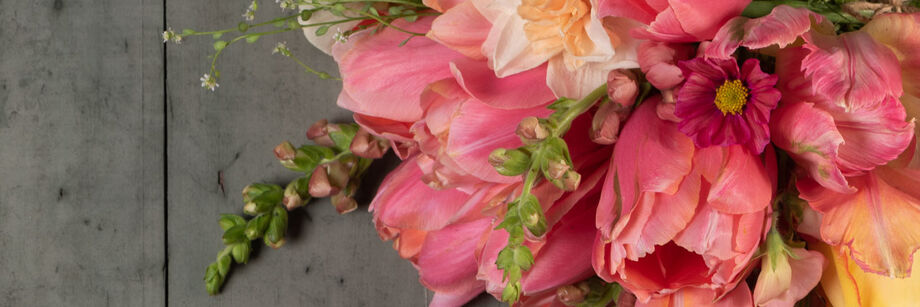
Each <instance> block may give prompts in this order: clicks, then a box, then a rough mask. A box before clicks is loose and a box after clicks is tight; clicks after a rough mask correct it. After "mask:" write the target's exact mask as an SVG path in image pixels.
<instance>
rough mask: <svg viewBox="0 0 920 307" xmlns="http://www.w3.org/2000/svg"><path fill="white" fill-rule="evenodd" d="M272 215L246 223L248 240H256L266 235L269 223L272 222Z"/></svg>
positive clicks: (262, 215)
mask: <svg viewBox="0 0 920 307" xmlns="http://www.w3.org/2000/svg"><path fill="white" fill-rule="evenodd" d="M271 218H272V217H271V215H268V214H261V215H259V216H256V217H254V218H253V219H251V220H249V223H246V238H248V239H249V240H255V239H258V238H259V237H262V235H264V234H265V229H266V228H268V223H269V222H270V221H271Z"/></svg>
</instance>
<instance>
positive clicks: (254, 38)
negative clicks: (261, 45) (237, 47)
mask: <svg viewBox="0 0 920 307" xmlns="http://www.w3.org/2000/svg"><path fill="white" fill-rule="evenodd" d="M260 37H261V36H259V35H249V36H246V42H247V43H250V44H252V43H255V42H257V41H258V40H259V38H260Z"/></svg>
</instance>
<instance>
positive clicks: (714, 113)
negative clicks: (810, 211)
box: [674, 58, 780, 153]
mask: <svg viewBox="0 0 920 307" xmlns="http://www.w3.org/2000/svg"><path fill="white" fill-rule="evenodd" d="M679 66H680V68H681V70H683V72H684V75H685V76H688V77H687V82H686V83H684V85H683V87H682V88H681V89H680V91H679V93H678V96H677V105H676V109H675V110H674V114H675V115H677V117H678V118H680V119H681V121H680V123H679V126H678V127H679V129H680V131H681V132H683V133H684V134H686V135H687V136H689V137H690V138H691V139H693V142H694V143H695V144H696V146H698V147H709V146H714V145H719V146H728V145H735V144H740V145H744V146H745V147H747V148H748V149H750V150H751V151H753V152H756V153H760V152H763V149H764V147H765V146H767V144H768V143H770V129H769V127H768V126H767V123H768V121H769V118H770V112H771V111H772V110H773V109H774V108H776V104H777V103H778V102H779V99H780V92H779V90H777V89H776V88H774V87H773V86H774V85H776V76H773V75H769V74H767V73H765V72H763V71H761V70H760V61H758V60H756V59H749V60H747V61H745V62H744V65H742V67H741V71H739V70H738V65H737V64H736V63H735V60H734V59H711V58H695V59H692V60H689V61H682V62H680V63H679Z"/></svg>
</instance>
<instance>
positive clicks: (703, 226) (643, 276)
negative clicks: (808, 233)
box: [592, 98, 775, 304]
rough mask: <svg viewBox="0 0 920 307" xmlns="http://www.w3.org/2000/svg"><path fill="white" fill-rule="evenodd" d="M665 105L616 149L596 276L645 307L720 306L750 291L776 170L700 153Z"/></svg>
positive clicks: (718, 151)
mask: <svg viewBox="0 0 920 307" xmlns="http://www.w3.org/2000/svg"><path fill="white" fill-rule="evenodd" d="M659 102H660V98H651V99H649V100H647V101H645V102H643V104H642V105H641V106H639V108H638V109H637V110H636V111H635V113H634V115H633V116H632V117H631V118H630V119H629V120H628V121H627V123H626V126H625V127H624V128H623V130H622V133H621V136H620V139H619V141H618V143H617V146H616V147H615V149H614V155H613V159H612V160H611V162H610V163H611V164H610V170H609V171H608V172H607V178H606V180H605V182H604V186H603V190H602V195H601V199H600V202H599V204H598V208H597V216H596V221H595V223H596V227H597V229H598V233H597V237H596V239H595V243H594V256H593V258H592V259H593V260H592V261H593V264H594V269H595V271H596V273H597V274H598V276H600V277H601V278H604V279H605V280H608V281H617V282H619V283H620V284H621V285H622V286H624V287H625V288H627V289H629V290H630V291H631V292H633V293H634V294H635V295H636V296H637V298H638V300H639V302H640V303H643V304H644V303H650V302H659V300H665V301H668V300H670V299H671V297H672V295H674V294H675V293H690V292H685V291H691V292H692V291H696V290H700V291H704V292H706V293H705V294H699V295H704V296H706V297H708V299H709V301H710V302H711V300H712V299H713V298H716V297H720V296H722V295H723V294H725V293H728V292H730V291H731V290H732V289H735V286H736V285H738V283H739V282H741V279H742V278H743V277H744V275H745V274H746V272H747V269H748V262H749V261H750V260H751V258H752V257H753V255H754V253H755V252H756V251H757V246H758V244H759V243H760V240H761V237H762V236H763V232H764V230H765V229H766V228H767V227H768V226H767V224H768V222H767V216H768V214H767V211H768V210H769V209H768V206H769V204H770V201H771V199H772V197H773V190H774V185H775V183H773V180H775V179H774V177H775V175H771V174H772V173H773V172H775V161H774V159H772V158H771V157H772V155H771V154H769V153H768V154H767V155H766V157H767V158H766V159H765V160H766V162H767V163H764V162H763V161H762V160H761V157H759V156H757V155H754V154H752V153H751V152H750V150H748V149H746V148H744V147H742V146H740V145H733V146H728V147H708V148H698V147H696V146H694V145H693V141H692V140H691V139H690V138H689V137H687V136H686V135H684V134H683V133H681V132H680V131H679V130H678V127H677V124H676V123H673V122H671V121H667V120H662V119H661V118H659V117H658V115H657V114H656V108H657V105H658V104H659ZM663 212H667V214H661V213H663ZM739 288H745V287H739ZM746 297H747V301H750V292H747V296H746ZM678 300H679V298H678ZM742 300H744V299H742Z"/></svg>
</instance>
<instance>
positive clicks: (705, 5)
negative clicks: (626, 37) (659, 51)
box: [597, 0, 751, 43]
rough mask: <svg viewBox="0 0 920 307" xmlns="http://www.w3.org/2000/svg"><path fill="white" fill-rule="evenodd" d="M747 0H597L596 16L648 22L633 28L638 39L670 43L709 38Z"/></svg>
mask: <svg viewBox="0 0 920 307" xmlns="http://www.w3.org/2000/svg"><path fill="white" fill-rule="evenodd" d="M750 2H751V1H750V0H715V1H713V0H668V1H661V0H598V4H597V10H598V15H599V16H602V17H603V16H616V17H625V18H630V19H633V20H636V21H638V22H641V23H643V24H646V25H648V27H646V28H645V29H639V30H635V31H633V35H635V36H638V37H639V38H642V39H647V40H651V41H659V42H670V43H686V42H700V41H705V40H710V39H712V38H713V36H715V34H716V31H718V30H719V28H721V27H722V25H723V24H725V23H726V22H727V21H728V20H729V19H731V18H732V17H735V16H738V15H741V12H742V11H744V8H745V7H747V5H748V4H749V3H750Z"/></svg>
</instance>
